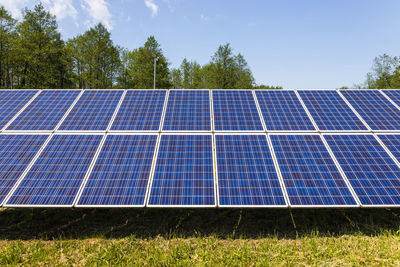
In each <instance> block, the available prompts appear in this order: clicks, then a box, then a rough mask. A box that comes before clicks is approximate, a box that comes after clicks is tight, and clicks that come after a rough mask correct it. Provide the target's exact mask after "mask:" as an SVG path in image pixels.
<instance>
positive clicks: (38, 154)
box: [3, 132, 105, 208]
mask: <svg viewBox="0 0 400 267" xmlns="http://www.w3.org/2000/svg"><path fill="white" fill-rule="evenodd" d="M55 135H100V136H103V137H102V139H101V141H100V143H99V145H98V147H97V150H96V152H95V154H94V156H93V159H92V161H91V163H90V164H89V167H88V169H87V171H86V174H85V175H84V179H82V182H81V185H80V187H79V188H78V191H77V194H76V196H75V200H76V197H77V196H78V194H79V190H80V188H81V187H82V184H83V182H84V180H85V179H86V176H87V175H88V172H89V170H91V167H92V166H91V165H92V164H93V161H94V160H95V159H96V158H97V157H96V156H97V152H98V150H99V149H100V147H101V146H102V141H103V140H104V139H105V134H99V133H87V132H86V133H85V132H75V133H54V134H51V135H50V136H49V137H48V139H47V140H46V142H45V143H44V145H43V147H42V148H41V149H40V151H39V152H38V153H37V154H36V156H35V158H34V159H33V160H32V161H31V163H30V165H29V168H27V169H26V170H25V172H24V173H23V175H21V177H20V180H18V182H17V183H16V185H15V187H14V188H13V190H12V191H10V193H9V194H8V195H7V197H6V199H5V201H4V202H3V203H4V204H3V206H4V207H10V208H11V207H18V208H72V207H73V206H74V202H73V203H72V204H71V205H34V204H7V202H8V201H9V199H10V198H11V196H12V195H13V194H14V192H15V190H16V189H17V188H18V187H19V185H20V184H21V182H22V181H23V180H24V179H25V176H26V175H27V174H28V172H29V171H30V169H31V168H32V166H33V165H34V164H35V162H36V161H37V159H38V158H39V157H40V155H41V154H42V152H43V150H44V149H45V148H46V147H47V145H48V143H49V142H50V141H51V139H52V138H53V136H55ZM75 200H74V201H75Z"/></svg>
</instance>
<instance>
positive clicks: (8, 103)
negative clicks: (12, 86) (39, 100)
mask: <svg viewBox="0 0 400 267" xmlns="http://www.w3.org/2000/svg"><path fill="white" fill-rule="evenodd" d="M37 92H38V90H0V130H1V129H3V128H4V126H6V125H7V123H8V122H9V121H10V120H11V119H12V118H13V117H14V116H15V115H17V113H18V112H19V111H20V110H21V109H22V108H23V107H24V106H25V105H26V103H28V102H29V100H31V99H32V97H34V96H35V95H36V93H37Z"/></svg>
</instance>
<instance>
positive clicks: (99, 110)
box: [59, 90, 123, 131]
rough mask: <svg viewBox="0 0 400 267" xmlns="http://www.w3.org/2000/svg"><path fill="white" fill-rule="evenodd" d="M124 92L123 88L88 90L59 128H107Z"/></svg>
mask: <svg viewBox="0 0 400 267" xmlns="http://www.w3.org/2000/svg"><path fill="white" fill-rule="evenodd" d="M122 93H123V91H122V90H86V91H85V92H84V93H83V95H82V96H81V97H80V98H79V100H78V102H76V104H75V106H74V108H73V109H72V110H71V112H70V113H69V114H68V116H67V118H65V120H64V122H63V123H62V124H61V126H60V128H59V130H66V131H105V130H107V126H108V124H109V123H110V120H111V118H112V116H113V114H114V111H115V109H116V108H117V106H118V103H119V100H120V98H121V96H122Z"/></svg>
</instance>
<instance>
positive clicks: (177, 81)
mask: <svg viewBox="0 0 400 267" xmlns="http://www.w3.org/2000/svg"><path fill="white" fill-rule="evenodd" d="M0 36H1V37H0V88H98V89H103V88H153V73H154V57H157V58H158V60H157V61H156V68H157V75H156V86H157V88H193V89H196V88H209V89H212V88H222V89H223V88H254V87H259V88H275V87H269V86H264V85H258V86H257V85H256V83H255V80H254V77H253V75H252V73H251V70H250V67H249V66H248V63H247V61H246V60H245V58H244V57H243V55H241V54H240V53H239V54H234V53H233V51H232V47H231V46H230V44H229V43H227V44H224V45H221V46H219V47H218V49H217V51H216V52H215V54H214V55H213V56H212V57H211V60H210V62H209V63H208V64H206V65H204V66H201V65H200V64H198V63H197V62H196V61H191V60H188V59H186V58H185V59H184V60H183V61H182V64H181V65H180V67H179V68H170V63H169V62H168V59H167V58H166V57H165V55H164V53H163V50H162V49H161V46H160V44H159V43H158V42H157V40H156V39H155V38H154V36H150V37H148V39H147V41H146V42H145V43H144V45H143V46H142V47H139V48H136V49H133V50H132V51H130V50H128V49H125V48H123V47H120V46H118V45H116V44H114V42H113V40H112V39H111V34H110V32H109V31H108V30H107V29H106V28H105V27H104V25H102V24H98V25H96V26H95V27H92V28H90V29H89V30H87V31H86V32H85V33H83V34H81V35H78V36H76V37H74V38H72V39H69V40H66V41H64V40H62V39H61V35H60V32H59V28H58V24H57V20H56V17H55V16H53V15H51V14H50V13H49V12H48V11H46V9H45V8H44V6H43V5H42V4H38V5H36V6H35V7H34V8H33V9H32V10H29V9H25V10H24V11H23V18H22V20H21V21H17V20H16V19H14V18H12V16H11V15H10V12H8V11H7V10H6V9H5V8H4V7H0ZM276 88H280V87H276Z"/></svg>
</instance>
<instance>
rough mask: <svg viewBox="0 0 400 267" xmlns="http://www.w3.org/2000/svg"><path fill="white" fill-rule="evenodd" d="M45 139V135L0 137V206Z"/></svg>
mask: <svg viewBox="0 0 400 267" xmlns="http://www.w3.org/2000/svg"><path fill="white" fill-rule="evenodd" d="M47 137H48V136H47V135H0V204H1V203H2V202H3V201H4V199H5V197H6V196H7V194H8V193H9V192H10V191H11V189H12V188H13V186H14V185H15V183H16V182H17V181H18V178H19V177H20V176H21V175H22V173H23V172H24V170H25V169H26V168H27V167H28V165H29V163H30V162H31V160H32V159H33V158H34V157H35V155H36V153H37V152H38V151H39V150H40V148H41V146H42V145H43V144H44V142H45V141H46V138H47Z"/></svg>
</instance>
